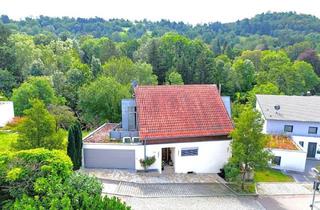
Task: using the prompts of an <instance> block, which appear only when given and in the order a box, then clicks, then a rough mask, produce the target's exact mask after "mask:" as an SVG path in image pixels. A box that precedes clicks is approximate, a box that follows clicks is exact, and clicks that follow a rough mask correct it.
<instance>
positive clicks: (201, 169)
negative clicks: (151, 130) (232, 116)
mask: <svg viewBox="0 0 320 210" xmlns="http://www.w3.org/2000/svg"><path fill="white" fill-rule="evenodd" d="M230 142H231V141H230V140H225V141H206V142H190V143H172V144H154V145H147V156H152V155H155V156H156V159H157V160H156V163H154V164H153V165H152V167H151V168H150V169H157V170H158V171H159V172H161V160H162V156H161V152H162V148H174V149H173V150H172V151H174V158H172V160H173V162H174V169H175V172H176V173H187V172H190V171H193V172H195V173H218V172H220V169H221V168H223V166H224V165H225V164H226V163H227V162H228V159H229V157H230V156H231V149H230ZM195 147H197V148H198V156H181V149H183V148H195ZM136 154H137V153H136ZM172 155H173V154H172Z"/></svg>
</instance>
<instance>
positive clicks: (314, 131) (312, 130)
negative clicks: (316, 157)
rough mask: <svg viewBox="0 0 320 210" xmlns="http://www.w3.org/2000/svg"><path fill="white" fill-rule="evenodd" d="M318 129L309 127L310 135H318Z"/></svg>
mask: <svg viewBox="0 0 320 210" xmlns="http://www.w3.org/2000/svg"><path fill="white" fill-rule="evenodd" d="M317 133H318V127H309V130H308V134H317Z"/></svg>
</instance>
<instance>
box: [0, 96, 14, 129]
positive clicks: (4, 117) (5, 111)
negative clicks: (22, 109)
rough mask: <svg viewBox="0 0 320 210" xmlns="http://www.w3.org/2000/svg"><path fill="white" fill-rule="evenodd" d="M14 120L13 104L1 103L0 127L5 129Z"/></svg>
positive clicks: (8, 102) (10, 102)
mask: <svg viewBox="0 0 320 210" xmlns="http://www.w3.org/2000/svg"><path fill="white" fill-rule="evenodd" d="M13 118H14V110H13V102H12V101H0V127H4V126H5V125H6V124H7V123H8V122H10V121H11V120H12V119H13Z"/></svg>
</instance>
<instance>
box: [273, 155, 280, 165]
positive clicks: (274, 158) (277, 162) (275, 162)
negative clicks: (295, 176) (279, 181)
mask: <svg viewBox="0 0 320 210" xmlns="http://www.w3.org/2000/svg"><path fill="white" fill-rule="evenodd" d="M271 162H272V164H274V165H277V166H280V164H281V156H274V157H273V158H272V161H271Z"/></svg>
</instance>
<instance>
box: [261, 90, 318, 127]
mask: <svg viewBox="0 0 320 210" xmlns="http://www.w3.org/2000/svg"><path fill="white" fill-rule="evenodd" d="M257 103H258V104H259V105H260V108H261V110H262V113H263V115H264V117H265V119H267V120H286V121H304V122H320V96H283V95H279V96H278V95H257ZM277 105H279V106H280V109H279V110H278V111H277V110H276V109H275V106H277Z"/></svg>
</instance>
